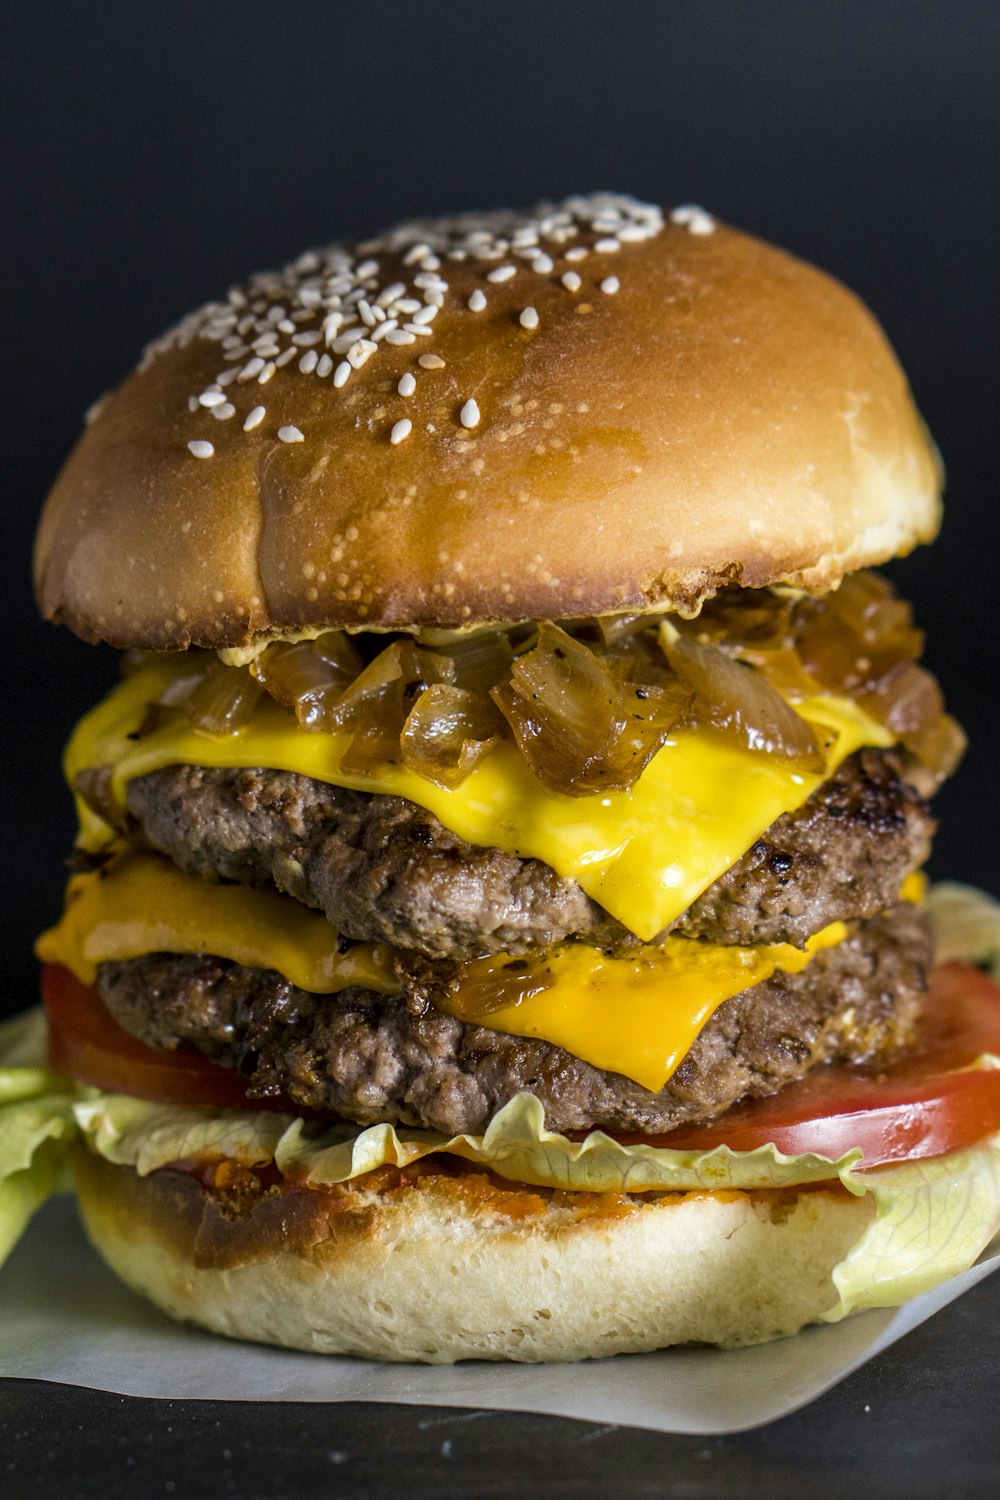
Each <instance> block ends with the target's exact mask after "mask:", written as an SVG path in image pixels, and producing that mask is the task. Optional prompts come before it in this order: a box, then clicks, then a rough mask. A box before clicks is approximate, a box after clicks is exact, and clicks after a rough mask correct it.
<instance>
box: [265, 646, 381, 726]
mask: <svg viewBox="0 0 1000 1500" xmlns="http://www.w3.org/2000/svg"><path fill="white" fill-rule="evenodd" d="M250 670H251V671H252V673H253V675H254V676H255V677H256V678H257V680H258V681H259V682H260V683H261V684H262V685H263V686H264V687H265V688H266V689H267V691H268V693H269V694H270V695H271V697H272V698H274V699H275V700H276V701H277V702H278V703H281V704H282V705H283V706H284V707H285V708H290V709H292V710H293V712H294V713H295V717H296V718H297V719H298V721H299V723H300V724H301V725H302V727H303V729H329V728H331V727H332V726H333V723H334V720H333V710H334V708H335V707H336V704H337V702H338V701H339V699H340V698H341V697H342V695H343V693H344V691H345V689H346V688H347V687H348V686H349V685H350V683H351V682H352V681H353V680H354V678H356V677H357V676H358V674H359V673H360V671H361V658H360V657H359V656H358V654H357V652H356V651H355V649H354V647H353V645H352V644H351V642H350V641H349V640H348V638H347V637H346V636H345V635H344V634H343V632H342V631H339V630H330V631H327V632H326V633H325V634H324V635H321V636H318V637H317V638H316V640H314V641H296V642H293V643H291V644H285V643H283V642H279V643H276V644H275V645H273V646H268V648H267V650H266V651H264V652H263V653H262V654H261V655H260V656H259V657H258V658H257V660H256V661H255V662H254V664H253V666H252V667H251V669H250Z"/></svg>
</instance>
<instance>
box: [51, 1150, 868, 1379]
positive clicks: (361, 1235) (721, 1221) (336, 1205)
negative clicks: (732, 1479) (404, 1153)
mask: <svg viewBox="0 0 1000 1500" xmlns="http://www.w3.org/2000/svg"><path fill="white" fill-rule="evenodd" d="M76 1175H77V1187H78V1195H79V1202H80V1207H81V1211H82V1214H83V1218H84V1222H85V1224H86V1227H87V1230H88V1233H89V1235H90V1238H91V1239H92V1240H93V1242H94V1244H95V1245H96V1247H97V1249H98V1250H99V1251H100V1252H101V1254H102V1255H103V1256H104V1258H105V1259H106V1260H107V1261H108V1263H109V1264H110V1265H111V1267H112V1268H113V1269H114V1270H115V1271H116V1272H117V1274H118V1275H119V1276H120V1277H121V1278H122V1280H123V1281H125V1282H126V1283H127V1284H128V1285H129V1286H130V1287H132V1288H133V1290H135V1291H137V1292H139V1293H140V1294H142V1295H143V1296H146V1297H148V1298H149V1299H150V1300H151V1301H153V1302H154V1303H156V1305H157V1306H159V1307H160V1308H162V1309H163V1310H164V1311H165V1312H167V1313H169V1314H170V1315H171V1316H172V1317H175V1318H182V1319H185V1320H187V1321H190V1322H193V1323H198V1324H200V1325H201V1326H202V1327H204V1328H208V1329H211V1330H212V1331H213V1332H216V1333H223V1334H227V1335H229V1336H230V1337H232V1338H241V1339H250V1340H254V1341H256V1342H260V1343H266V1344H279V1345H283V1346H285V1347H288V1348H295V1349H309V1350H313V1351H316V1352H318V1353H325V1354H354V1355H362V1356H365V1357H367V1358H371V1359H385V1360H408V1361H419V1362H422V1363H429V1364H449V1363H451V1362H453V1361H454V1360H459V1359H496V1360H517V1361H522V1362H535V1361H542V1360H576V1359H592V1358H598V1357H600V1356H602V1355H609V1354H621V1353H634V1352H639V1351H648V1350H652V1349H659V1348H664V1347H666V1346H667V1345H671V1344H683V1343H691V1342H696V1343H706V1344H718V1345H722V1346H724V1347H726V1346H729V1347H731V1346H735V1345H740V1344H754V1343H762V1342H764V1341H766V1340H768V1339H774V1338H779V1337H782V1336H784V1335H786V1334H792V1333H795V1332H797V1331H798V1330H799V1329H800V1328H801V1327H802V1326H803V1325H804V1324H806V1323H809V1322H814V1321H815V1320H816V1319H817V1318H819V1317H820V1316H821V1314H822V1313H823V1312H824V1311H825V1310H826V1309H827V1308H829V1307H831V1306H832V1305H833V1303H834V1301H835V1300H836V1296H835V1292H834V1288H833V1283H832V1281H831V1272H832V1269H833V1267H834V1266H835V1265H836V1264H837V1262H838V1261H840V1260H842V1259H843V1257H844V1256H845V1255H846V1253H847V1251H848V1250H849V1248H850V1246H851V1245H852V1244H853V1243H854V1242H855V1241H856V1240H857V1239H858V1238H859V1237H860V1235H861V1233H862V1232H863V1230H864V1228H865V1226H866V1224H867V1222H868V1220H869V1218H870V1216H871V1213H872V1207H871V1203H870V1201H869V1199H868V1198H865V1199H858V1198H853V1197H851V1196H850V1195H849V1194H847V1193H846V1192H844V1191H843V1190H833V1189H830V1190H827V1189H815V1188H810V1189H800V1190H798V1191H794V1190H792V1191H784V1192H771V1193H742V1192H726V1193H716V1194H712V1193H701V1194H695V1193H690V1194H672V1195H669V1196H662V1197H659V1198H657V1199H655V1200H653V1201H646V1202H642V1201H640V1200H638V1199H637V1198H634V1197H633V1198H628V1197H626V1196H624V1195H602V1196H597V1195H594V1194H586V1193H578V1194H561V1195H560V1194H556V1195H548V1196H545V1197H543V1196H542V1195H540V1194H539V1193H538V1191H537V1190H536V1189H531V1188H518V1187H516V1186H515V1185H513V1184H512V1185H511V1186H510V1187H509V1188H507V1189H505V1188H503V1187H498V1186H497V1185H496V1183H495V1182H491V1181H490V1180H489V1179H487V1178H485V1177H481V1176H477V1175H466V1176H460V1177H449V1176H440V1177H428V1178H423V1179H420V1180H418V1182H417V1183H416V1184H411V1185H408V1186H406V1187H396V1188H394V1189H389V1188H386V1187H384V1186H383V1187H382V1188H365V1187H364V1186H360V1187H355V1188H354V1189H353V1190H352V1191H350V1192H346V1193H345V1192H343V1191H341V1192H338V1193H335V1194H331V1193H327V1192H323V1191H317V1190H310V1189H306V1188H298V1189H296V1188H284V1189H278V1190H273V1191H272V1192H271V1193H270V1194H269V1195H267V1196H264V1197H260V1198H258V1199H257V1201H256V1202H255V1204H254V1205H253V1206H252V1207H247V1206H243V1207H242V1208H241V1207H234V1205H233V1204H232V1203H231V1202H230V1203H228V1204H220V1201H219V1200H218V1198H217V1197H216V1195H215V1194H213V1193H210V1192H207V1191H206V1190H205V1189H204V1188H203V1187H202V1186H201V1185H200V1183H199V1182H198V1181H197V1180H196V1179H195V1178H194V1177H192V1176H189V1175H187V1174H185V1173H181V1172H174V1171H160V1172H154V1173H152V1174H151V1175H150V1176H148V1177H145V1178H142V1177H139V1176H138V1174H137V1173H136V1172H135V1171H134V1170H133V1169H132V1168H130V1167H120V1166H112V1165H110V1164H109V1163H107V1162H106V1161H104V1160H102V1159H101V1158H99V1157H96V1156H91V1155H90V1154H89V1153H87V1152H86V1151H85V1150H82V1149H81V1151H80V1154H79V1157H78V1161H77V1171H76Z"/></svg>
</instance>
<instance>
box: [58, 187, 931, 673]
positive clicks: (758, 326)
mask: <svg viewBox="0 0 1000 1500" xmlns="http://www.w3.org/2000/svg"><path fill="white" fill-rule="evenodd" d="M940 481H941V472H940V466H939V463H938V461H937V458H936V456H935V453H934V450H933V447H932V445H931V443H930V440H929V438H928V436H927V433H926V431H925V429H924V427H923V425H922V423H921V421H920V418H919V415H918V413H917V411H916V409H915V407H914V405H913V403H912V400H911V398H910V395H909V391H908V389H907V386H906V382H905V379H904V376H903V374H902V372H901V370H900V368H899V365H898V363H897V362H896V359H895V357H894V355H893V353H892V350H891V349H890V347H889V345H888V343H887V342H886V339H885V337H884V335H883V334H882V332H881V330H880V329H879V327H878V325H877V324H876V322H875V321H874V319H873V318H872V317H871V315H870V314H869V313H868V312H867V310H866V309H865V308H864V306H863V305H862V304H861V303H860V302H859V301H858V300H857V299H856V298H855V297H854V296H852V294H851V293H850V292H848V291H847V290H846V289H845V288H844V287H842V286H841V285H840V284H839V283H838V282H836V281H833V280H832V279H830V278H829V277H827V276H825V275H824V274H822V273H821V272H819V271H817V270H815V269H814V268H812V267H811V266H808V265H806V264H804V263H803V262H802V261H799V260H796V259H794V258H793V257H791V256H789V255H786V254H784V253H783V252H782V251H780V250H776V249H774V248H772V247H771V246H768V245H766V244H763V243H762V242H760V241H758V240H755V239H752V238H750V237H748V236H746V235H744V234H741V233H739V232H738V231H736V230H733V229H729V228H726V227H724V226H722V225H720V224H717V223H716V221H715V220H714V219H712V218H711V217H710V216H709V215H708V214H706V213H705V212H704V211H703V210H700V209H690V208H689V209H678V210H674V212H673V213H672V214H661V212H660V210H658V209H657V208H655V207H652V206H649V205H645V204H640V203H636V202H635V201H634V200H632V199H628V198H622V197H617V196H611V195H606V194H605V195H596V196H594V197H590V198H571V199H569V200H567V201H566V202H565V203H563V204H560V205H558V206H557V207H554V208H553V207H543V208H539V209H536V210H534V211H533V212H531V213H526V214H514V213H501V214H496V215H477V216H466V217H464V218H459V219H451V220H439V221H435V222H433V223H426V224H416V225H407V226H404V227H403V228H401V229H397V230H393V231H390V232H389V233H387V234H386V235H384V236H382V237H381V238H380V239H378V240H375V241H370V242H368V243H366V244H361V245H352V246H343V247H335V248H334V249H331V250H324V251H319V252H316V253H310V254H307V255H304V256H302V257H301V258H300V259H299V260H297V261H295V262H294V263H293V264H292V265H290V266H289V267H287V268H286V269H285V270H283V271H280V272H276V273H273V274H266V275H261V276H257V277H254V278H253V279H252V280H251V281H250V282H248V283H247V284H246V285H245V286H243V287H241V288H237V289H234V290H233V291H231V292H230V293H229V294H228V297H227V298H225V299H224V300H222V301H221V302H218V303H213V304H210V305H209V306H208V307H206V308H203V309H201V310H200V311H199V312H196V313H194V314H192V315H191V317H189V318H188V319H186V320H185V321H184V322H182V323H181V324H180V325H179V326H178V327H177V328H175V329H174V330H172V331H171V332H170V333H168V334H167V335H165V336H164V337H163V338H162V339H161V340H159V341H158V342H157V343H156V344H154V345H152V346H151V347H150V348H149V349H148V350H147V351H146V355H145V357H144V359H143V361H142V363H141V364H140V366H139V368H138V369H137V370H136V371H135V373H134V374H132V375H131V376H130V377H129V378H128V379H127V380H126V381H125V382H124V384H123V385H122V386H121V387H120V388H119V389H118V390H117V391H116V392H115V393H114V394H113V395H111V396H110V397H108V398H107V399H106V400H105V401H104V403H103V404H102V405H101V406H100V408H99V409H98V410H97V411H96V412H95V413H94V414H93V415H92V418H91V420H90V424H89V426H88V427H87V430H86V432H85V433H84V435H83V437H82V438H81V440H80V442H79V443H78V445H77V447H76V448H75V450H74V451H73V453H72V454H71V455H70V458H69V460H68V462H67V464H66V466H65V468H64V469H63V472H62V474H61V475H60V477H59V479H58V481H57V483H56V485H55V487H54V489H53V491H52V494H51V495H50V497H49V500H48V503H47V505H46V508H45V511H44V514H43V516H42V521H41V526H40V529H39V534H38V541H37V548H36V584H37V590H38V597H39V601H40V604H41V608H42V610H43V612H44V613H45V614H46V615H47V616H48V617H49V618H51V619H53V620H62V621H65V623H67V624H68V625H69V626H70V627H71V628H72V629H73V630H75V631H76V632H77V634H79V635H81V636H83V637H85V638H87V639H103V640H107V641H110V642H111V643H112V644H113V645H116V646H122V647H142V648H147V649H163V650H167V649H175V648H178V647H183V646H186V645H188V644H191V643H195V644H198V645H202V646H210V647H239V646H244V645H247V644H251V643H253V642H254V641H258V640H262V639H267V638H269V637H272V636H281V635H284V634H293V633H295V632H297V631H301V630H309V629H320V628H323V627H326V626H338V625H340V626H346V627H349V628H358V629H364V628H407V627H410V626H420V625H439V626H446V627H465V626H472V625H476V624H483V623H488V622H494V621H510V620H517V619H534V618H559V617H565V616H570V615H581V614H606V613H611V612H614V611H616V610H626V609H627V610H632V609H645V608H649V609H662V608H669V607H676V608H678V609H681V610H684V611H691V610H694V609H696V608H697V606H698V604H699V602H700V601H701V600H702V599H703V598H705V597H707V596H708V595H710V594H711V593H712V592H714V590H715V589H717V588H718V587H719V586H720V585H721V584H724V583H739V584H743V585H746V586H755V587H757V586H762V585H765V584H769V583H773V582H788V583H792V584H795V585H799V586H802V587H805V588H808V589H815V590H822V589H825V588H829V587H831V586H833V585H835V584H836V583H837V582H839V580H840V579H841V578H842V577H843V575H844V574H845V573H846V572H848V571H850V570H852V569H854V568H858V567H862V566H866V565H870V564H876V563H879V562H883V561H885V560H886V559H888V558H890V557H892V556H894V555H897V554H901V553H905V552H907V551H909V550H910V549H911V548H912V547H913V546H915V545H916V543H918V542H920V541H927V540H930V538H931V537H932V536H933V534H934V533H935V531H936V529H937V525H938V519H939V491H940Z"/></svg>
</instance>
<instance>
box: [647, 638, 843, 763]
mask: <svg viewBox="0 0 1000 1500" xmlns="http://www.w3.org/2000/svg"><path fill="white" fill-rule="evenodd" d="M660 644H661V646H662V648H663V652H664V654H665V656H666V658H667V660H668V661H669V663H670V665H671V666H672V667H673V669H674V671H675V672H676V673H677V675H678V677H679V678H680V679H681V681H682V682H684V683H686V684H687V685H688V687H689V688H691V690H692V692H693V693H694V715H695V719H696V721H697V722H700V723H705V724H711V725H712V727H713V728H715V729H717V730H719V731H720V733H722V734H725V735H727V736H729V738H731V739H735V740H738V741H739V743H740V744H742V745H744V746H745V747H746V748H747V749H748V750H758V751H761V752H762V753H763V754H765V755H772V756H779V757H781V758H782V759H784V760H794V761H799V762H801V763H802V765H803V766H804V767H806V768H808V769H809V770H817V771H821V770H823V769H824V767H825V764H826V762H825V759H824V756H823V754H822V752H821V750H820V746H819V743H818V741H817V739H816V734H815V732H814V730H813V727H812V725H811V724H807V723H806V721H805V719H800V718H799V716H798V714H797V713H796V712H795V710H794V709H793V708H791V707H790V706H789V704H787V703H786V702H785V700H784V698H782V697H781V695H780V694H779V693H777V692H776V691H775V689H774V688H773V687H772V686H771V684H770V683H769V682H768V681H767V680H766V679H765V678H764V677H762V676H761V674H760V673H759V672H755V671H754V669H753V668H752V667H747V666H744V664H743V663H742V662H739V661H736V660H735V659H734V658H733V657H731V656H727V654H726V653H725V652H724V651H722V650H720V648H719V647H717V646H703V645H701V644H700V643H699V642H698V641H694V640H691V639H690V638H688V637H686V636H682V635H680V634H679V633H678V632H677V630H676V629H674V628H673V627H672V626H670V625H668V624H667V623H666V622H664V623H663V624H662V625H661V626H660Z"/></svg>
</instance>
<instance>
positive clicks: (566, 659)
mask: <svg viewBox="0 0 1000 1500" xmlns="http://www.w3.org/2000/svg"><path fill="white" fill-rule="evenodd" d="M490 696H491V697H492V699H493V701H494V702H495V703H496V705H497V707H498V708H499V709H500V712H501V713H502V714H503V716H504V718H505V719H506V720H507V722H508V724H509V725H510V727H511V729H512V731H513V733H514V737H515V739H516V740H517V743H518V746H519V748H520V750H521V753H522V754H523V755H524V757H525V759H526V760H527V762H528V764H529V766H530V767H531V769H532V771H533V772H534V774H535V775H536V776H537V777H538V778H539V780H540V781H542V782H544V784H545V785H546V786H548V787H549V788H551V789H552V790H553V791H557V792H563V793H566V794H568V795H570V796H583V795H585V794H587V793H590V792H602V791H624V790H626V789H627V788H628V787H630V786H631V785H632V784H633V783H634V781H635V780H636V778H637V777H638V776H639V775H640V773H641V772H642V770H643V768H644V767H645V766H646V765H647V764H648V762H649V761H650V759H651V758H652V756H653V755H654V754H655V752H656V750H657V749H658V748H659V746H660V745H661V744H662V743H663V741H664V740H665V739H666V737H667V735H668V734H669V732H670V730H671V728H673V726H674V725H675V724H676V723H677V721H678V719H679V718H680V717H681V713H682V711H683V707H684V705H685V704H686V699H685V698H684V696H683V695H682V694H676V693H673V694H672V693H670V692H668V691H666V690H665V689H662V688H659V687H657V686H656V685H652V686H650V687H649V688H643V687H637V686H632V685H629V686H625V685H621V684H619V683H618V682H616V680H615V678H614V676H613V674H612V672H611V670H610V669H609V666H608V664H607V663H606V662H604V661H601V660H599V659H598V657H597V656H596V655H595V654H594V653H593V652H592V651H589V650H588V649H587V647H586V646H584V645H583V644H582V643H581V642H579V641H575V640H573V638H572V637H571V636H569V635H567V634H566V632H565V631H564V630H560V628H559V627H558V626H557V625H552V624H548V623H546V624H543V625H542V626H540V628H539V632H538V642H537V645H535V646H534V647H533V649H532V650H530V651H528V652H526V653H525V654H524V655H523V656H520V657H518V658H517V660H516V661H514V662H513V664H512V665H511V667H510V670H509V671H508V672H507V674H506V675H505V677H504V678H503V679H502V680H501V681H500V682H499V683H498V684H497V685H496V687H495V688H494V689H493V691H492V693H491V695H490Z"/></svg>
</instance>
